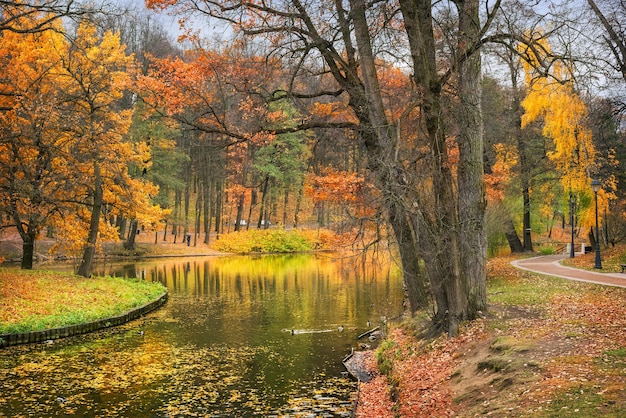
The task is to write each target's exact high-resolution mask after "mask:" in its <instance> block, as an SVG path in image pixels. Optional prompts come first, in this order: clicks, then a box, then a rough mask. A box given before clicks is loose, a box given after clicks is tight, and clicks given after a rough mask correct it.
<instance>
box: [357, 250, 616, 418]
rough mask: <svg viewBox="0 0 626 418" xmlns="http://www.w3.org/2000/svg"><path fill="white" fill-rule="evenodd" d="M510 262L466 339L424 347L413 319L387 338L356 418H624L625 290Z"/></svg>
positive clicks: (499, 266)
mask: <svg viewBox="0 0 626 418" xmlns="http://www.w3.org/2000/svg"><path fill="white" fill-rule="evenodd" d="M623 250H624V249H622V251H615V252H614V256H615V257H621V256H622V254H623ZM609 255H610V253H609V254H607V256H609ZM511 260H512V259H511V258H506V257H503V258H496V259H492V260H490V261H489V267H488V269H489V273H488V299H489V312H488V313H487V314H486V315H485V317H484V318H483V319H481V320H477V321H474V322H472V323H470V324H466V326H465V327H464V328H463V330H462V332H461V335H460V336H459V337H457V338H448V337H445V336H442V337H440V338H438V339H436V340H430V341H424V340H422V339H420V338H419V335H420V330H421V328H420V325H423V322H422V323H421V324H420V322H419V321H418V320H415V319H410V320H406V321H405V322H404V323H403V324H402V325H400V326H397V327H395V328H394V329H392V330H391V331H390V335H389V338H388V340H387V341H385V342H384V343H383V344H382V345H381V346H380V348H379V350H378V352H377V358H376V360H377V363H378V366H379V369H380V370H381V371H382V372H383V373H384V374H383V375H381V376H380V377H379V378H377V379H375V380H374V381H372V383H371V384H366V385H363V386H362V388H361V394H360V399H362V400H363V404H364V405H363V407H361V402H360V403H359V408H360V410H359V413H358V414H357V416H361V417H367V416H372V415H371V414H372V411H375V415H376V416H379V417H427V416H458V417H473V416H483V415H491V416H507V417H526V416H533V417H554V416H559V417H561V416H570V415H571V416H578V417H600V416H601V417H622V416H626V332H624V331H625V330H626V289H623V288H615V287H605V286H604V287H603V286H600V285H594V284H589V283H580V282H572V281H567V280H564V279H558V278H551V277H547V276H543V275H538V274H534V273H531V272H527V271H522V270H517V269H515V268H514V267H512V266H511V265H510V261H511ZM580 262H581V263H583V260H581V261H580ZM611 263H613V264H614V262H613V261H612V260H607V264H608V265H610V264H611Z"/></svg>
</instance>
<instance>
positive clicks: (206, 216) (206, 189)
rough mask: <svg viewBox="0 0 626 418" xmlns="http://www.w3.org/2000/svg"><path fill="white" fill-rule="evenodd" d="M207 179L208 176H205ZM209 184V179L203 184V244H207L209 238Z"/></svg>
mask: <svg viewBox="0 0 626 418" xmlns="http://www.w3.org/2000/svg"><path fill="white" fill-rule="evenodd" d="M207 177H208V176H207ZM211 184H212V182H211V181H209V179H208V178H207V179H205V183H204V195H203V196H204V207H203V209H204V243H205V244H208V243H209V240H210V236H211V209H212V208H211V192H212V190H211Z"/></svg>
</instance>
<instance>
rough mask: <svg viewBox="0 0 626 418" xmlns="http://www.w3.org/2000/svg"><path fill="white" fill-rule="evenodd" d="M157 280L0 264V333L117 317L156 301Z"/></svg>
mask: <svg viewBox="0 0 626 418" xmlns="http://www.w3.org/2000/svg"><path fill="white" fill-rule="evenodd" d="M164 290H165V288H164V287H163V286H162V285H161V284H160V283H149V282H145V281H140V280H132V279H122V278H114V277H97V278H90V279H85V278H83V277H79V276H72V275H68V274H63V273H56V272H51V271H37V270H32V271H24V270H17V269H7V268H0V334H9V333H16V332H29V331H40V330H44V329H48V328H56V327H62V326H68V325H76V324H80V323H84V322H89V321H95V320H98V319H103V318H108V317H111V316H115V315H119V314H121V313H123V312H126V311H128V310H130V309H132V308H135V307H138V306H141V305H143V304H145V303H148V302H150V301H152V300H154V299H156V298H157V297H158V296H159V295H160V294H162V293H163V291H164Z"/></svg>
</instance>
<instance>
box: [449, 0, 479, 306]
mask: <svg viewBox="0 0 626 418" xmlns="http://www.w3.org/2000/svg"><path fill="white" fill-rule="evenodd" d="M455 3H456V4H457V7H458V9H459V33H460V35H459V45H458V52H457V53H458V54H461V55H462V54H465V51H466V50H467V49H468V48H469V47H470V46H471V45H474V44H475V43H477V42H478V41H479V40H480V21H479V17H478V2H477V1H470V0H456V1H455ZM459 60H460V62H461V64H460V66H459V101H460V105H459V113H458V119H459V128H460V131H459V137H458V145H459V168H458V178H457V181H458V194H459V197H458V202H459V219H460V223H459V226H460V229H459V230H460V234H459V248H460V251H461V267H462V271H463V274H464V276H465V280H466V286H467V289H468V290H467V291H468V298H469V300H468V302H469V312H468V314H469V316H470V318H475V317H476V316H477V315H478V313H479V312H484V311H486V309H487V289H486V281H485V277H486V275H487V232H486V228H485V224H486V208H487V195H486V191H485V183H484V167H483V153H484V150H483V148H484V147H483V120H482V111H481V109H482V105H481V95H482V86H481V79H482V78H481V58H480V54H472V55H469V56H460V57H459Z"/></svg>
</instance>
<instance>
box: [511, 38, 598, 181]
mask: <svg viewBox="0 0 626 418" xmlns="http://www.w3.org/2000/svg"><path fill="white" fill-rule="evenodd" d="M537 43H538V45H540V46H541V47H542V48H538V49H537V50H538V51H545V54H548V53H549V52H550V48H549V46H548V45H547V44H546V42H545V41H541V40H540V41H537ZM526 53H527V56H528V58H529V59H530V62H526V61H524V70H525V72H526V84H527V86H528V94H527V95H526V98H525V99H524V100H523V101H522V106H523V107H524V110H525V113H524V115H523V116H522V128H524V127H526V126H528V125H529V124H530V123H532V122H534V121H537V120H540V119H541V120H542V121H543V135H544V136H546V137H548V138H551V139H552V141H553V148H552V149H551V150H549V151H548V153H547V156H548V158H550V160H551V161H553V162H554V163H555V165H556V168H557V169H558V170H559V171H560V172H561V182H562V184H563V187H564V188H565V189H567V190H573V191H574V192H579V191H584V190H587V189H588V188H589V173H590V169H591V167H592V166H593V164H594V162H595V156H596V150H595V147H594V145H593V141H592V135H591V130H590V129H589V127H588V126H586V122H587V116H588V110H587V106H586V105H585V103H584V102H583V101H582V100H581V98H580V97H579V96H578V95H577V94H576V92H575V91H574V86H573V83H572V82H571V81H563V79H564V77H565V74H566V70H567V68H565V67H564V65H563V64H561V63H559V62H555V63H554V64H553V65H552V67H551V71H552V73H551V74H549V75H548V76H546V75H544V74H539V73H538V71H537V70H536V69H535V68H536V67H538V66H539V65H540V63H541V62H543V61H544V59H545V58H546V57H545V56H536V55H534V54H533V53H530V54H529V53H528V50H527V51H526Z"/></svg>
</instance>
